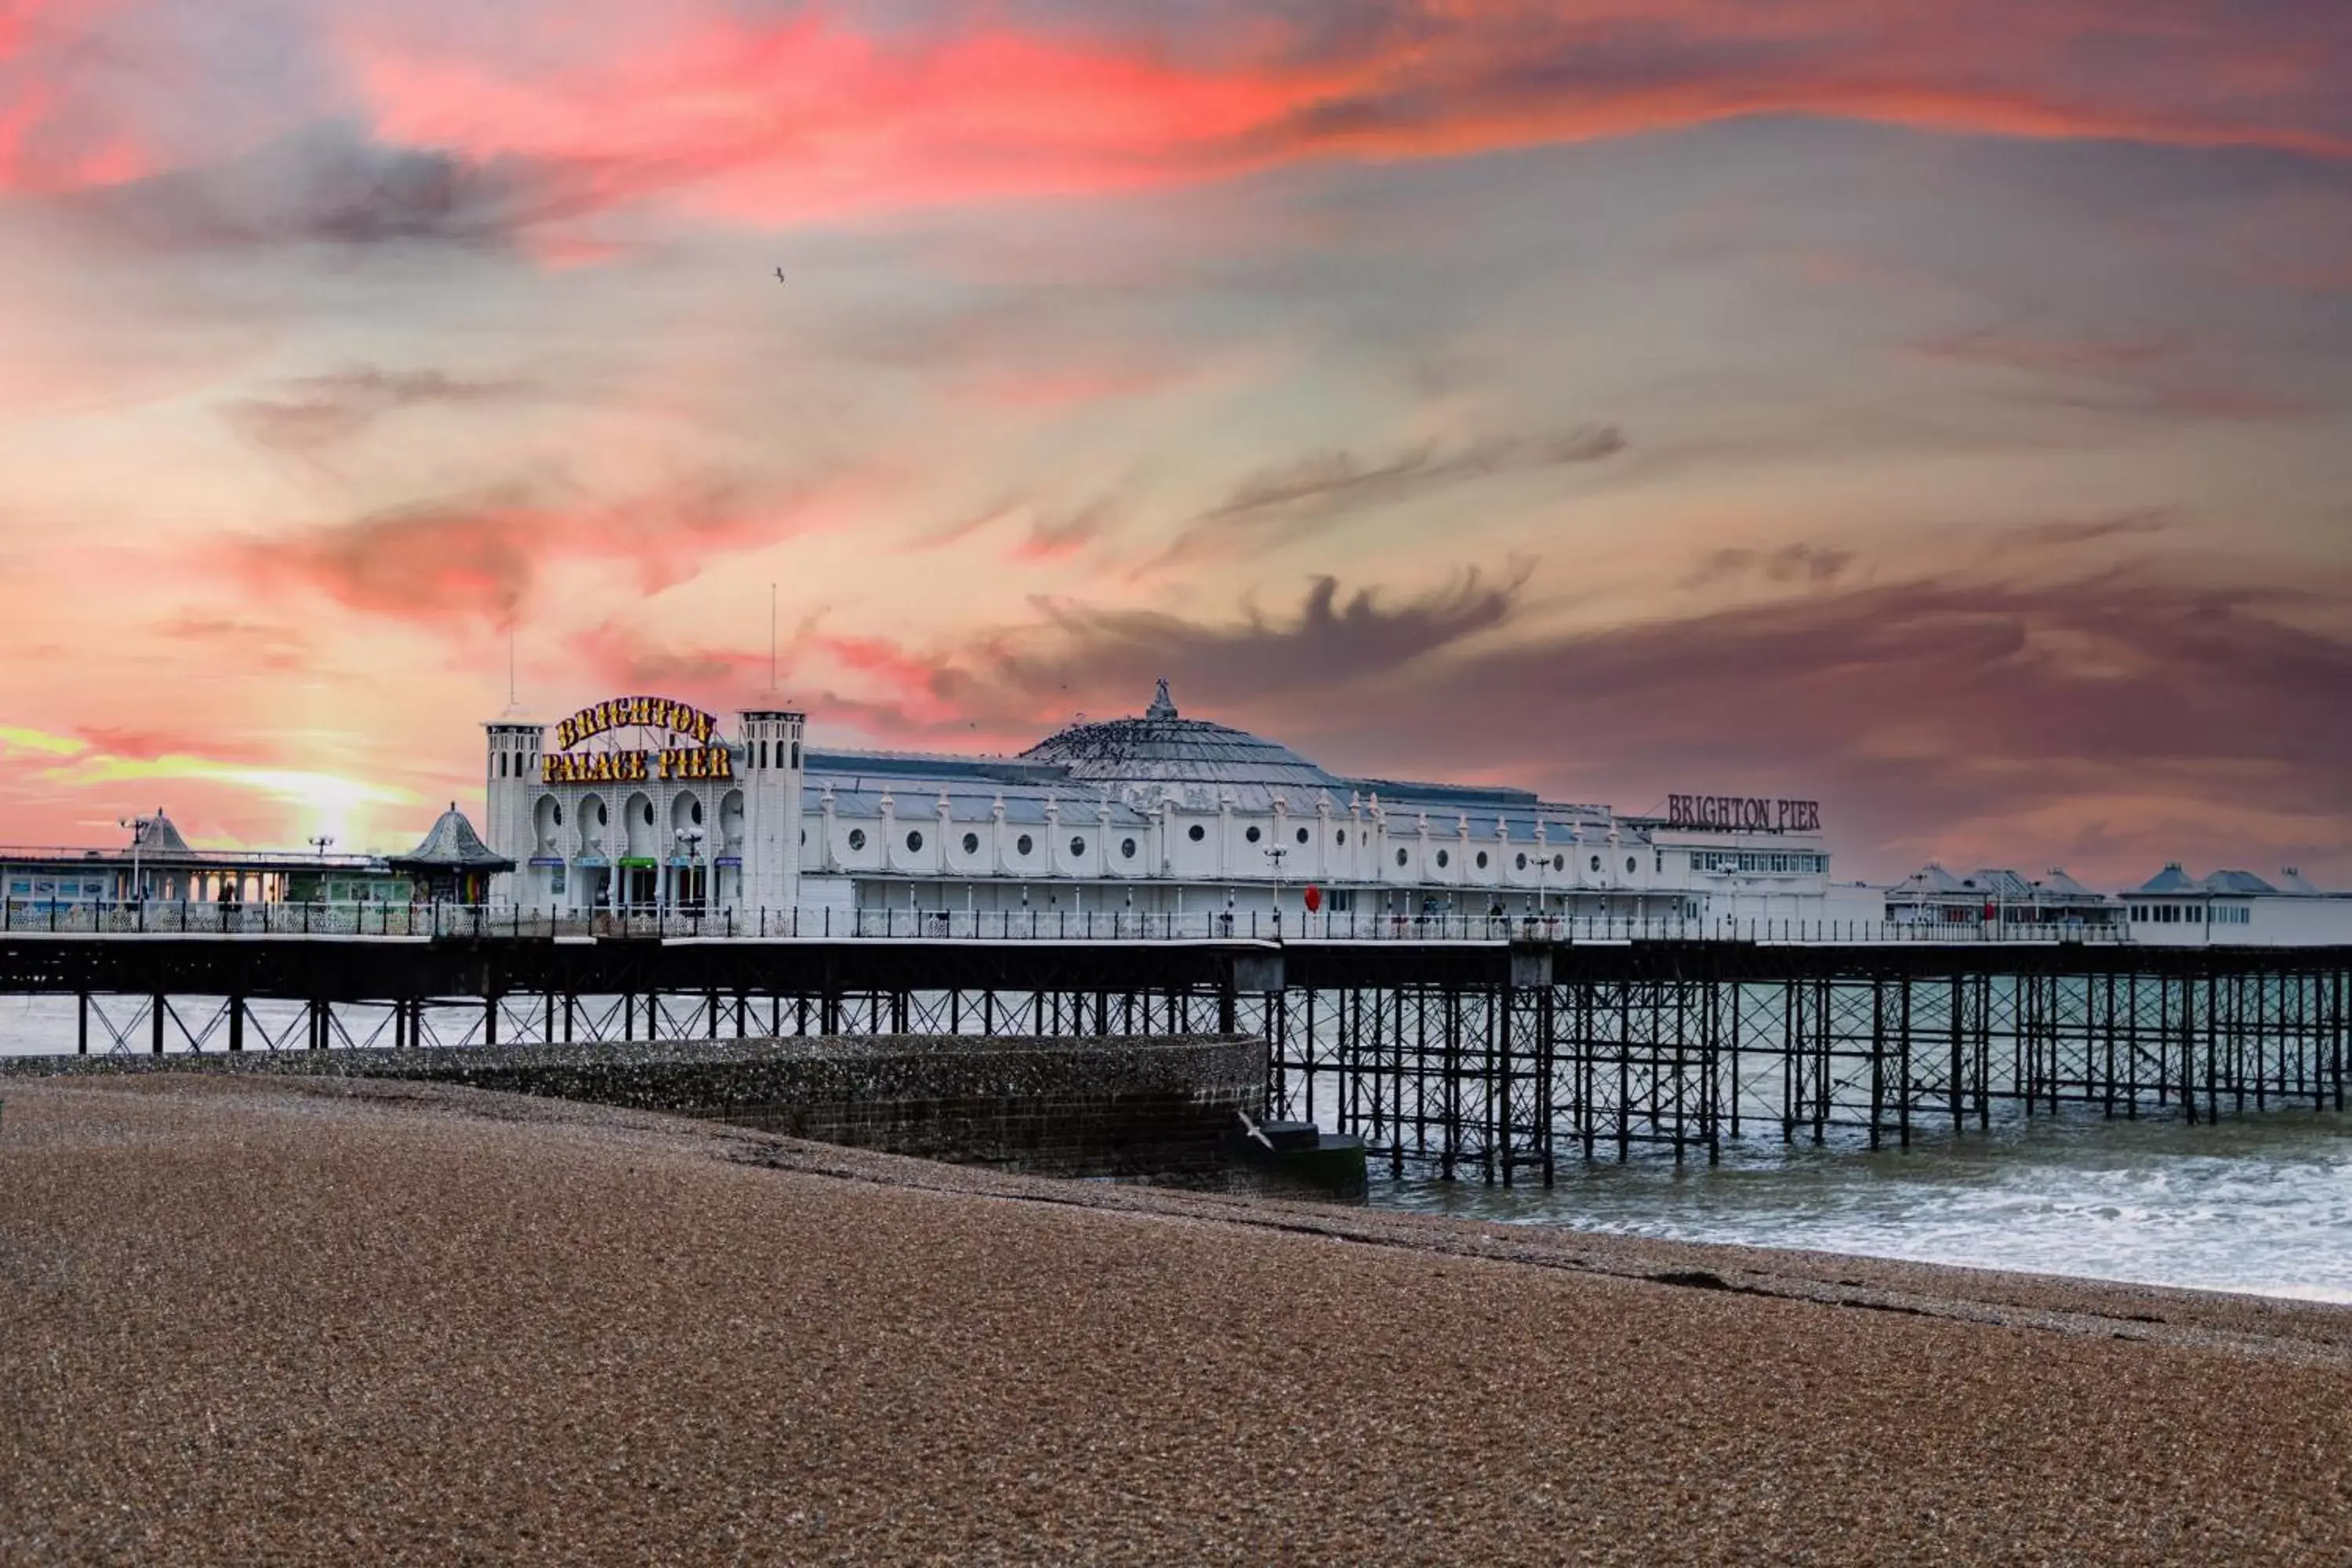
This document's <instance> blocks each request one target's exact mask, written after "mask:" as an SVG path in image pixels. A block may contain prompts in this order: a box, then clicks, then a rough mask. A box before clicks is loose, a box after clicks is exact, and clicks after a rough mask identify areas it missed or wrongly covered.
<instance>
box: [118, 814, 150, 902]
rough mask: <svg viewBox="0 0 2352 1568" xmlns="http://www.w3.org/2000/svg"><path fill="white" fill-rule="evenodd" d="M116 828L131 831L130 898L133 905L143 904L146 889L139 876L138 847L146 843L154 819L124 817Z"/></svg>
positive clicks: (145, 898)
mask: <svg viewBox="0 0 2352 1568" xmlns="http://www.w3.org/2000/svg"><path fill="white" fill-rule="evenodd" d="M117 826H122V827H127V828H129V829H131V901H132V902H134V903H144V902H146V900H147V888H146V884H145V882H144V881H143V880H142V879H141V877H140V875H139V847H140V846H141V845H142V844H144V843H146V842H147V830H148V829H149V828H151V827H152V826H155V819H154V818H153V817H152V816H126V817H122V818H121V819H120V820H119V821H118V823H117Z"/></svg>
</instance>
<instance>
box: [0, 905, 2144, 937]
mask: <svg viewBox="0 0 2352 1568" xmlns="http://www.w3.org/2000/svg"><path fill="white" fill-rule="evenodd" d="M8 933H23V934H27V935H31V934H40V933H55V934H57V935H60V936H64V935H85V936H86V935H99V936H116V935H121V936H142V935H143V936H320V937H390V938H410V939H421V938H442V939H453V938H469V937H471V938H482V939H488V938H493V937H501V938H526V937H537V938H553V937H613V938H623V937H628V938H666V939H694V938H705V939H708V938H720V939H726V938H735V939H743V938H752V939H769V940H774V939H785V940H791V939H800V940H815V941H842V940H875V941H897V942H1818V943H1870V944H1878V943H1886V942H2009V943H2040V944H2049V943H2061V942H2100V943H2118V942H2129V941H2130V940H2131V933H2130V929H2129V928H2128V927H2127V926H2124V925H2088V924H2084V923H2081V922H2075V921H2065V922H2050V923H2046V924H2026V923H2023V922H2016V921H2012V922H1994V923H1991V924H1986V925H1975V924H1969V925H1923V924H1907V923H1897V922H1895V921H1853V920H1782V919H1774V920H1756V919H1741V920H1734V919H1730V918H1728V917H1726V918H1722V919H1717V920H1678V919H1664V918H1657V919H1650V920H1628V919H1611V918H1608V917H1604V916H1585V915H1573V916H1571V915H1434V914H1433V915H1402V914H1381V913H1378V912H1354V911H1351V912H1349V913H1346V914H1335V913H1332V912H1330V911H1328V910H1327V911H1324V912H1322V913H1318V914H1307V913H1305V912H1303V911H1299V910H1289V911H1286V912H1283V913H1279V914H1277V913H1276V912H1274V911H1271V910H1237V911H1234V912H1230V913H1228V912H1225V911H1222V910H1209V911H1200V910H1196V911H1193V912H1191V913H1186V914H1181V915H1180V914H1139V913H1135V912H1133V911H1131V910H1083V911H1081V910H983V911H978V912H974V911H970V910H831V909H818V910H718V911H714V912H711V913H708V914H694V913H682V912H679V911H677V910H666V911H656V910H622V911H613V910H596V911H593V912H586V911H580V910H554V909H537V910H534V909H526V908H522V907H520V906H517V905H512V904H499V905H485V904H402V903H243V904H231V903H215V902H207V901H194V900H191V901H187V902H176V901H175V902H168V903H167V902H162V901H158V900H146V901H143V902H125V903H95V902H89V901H73V900H46V899H41V900H35V899H10V900H0V934H8Z"/></svg>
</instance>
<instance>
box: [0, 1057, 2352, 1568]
mask: <svg viewBox="0 0 2352 1568" xmlns="http://www.w3.org/2000/svg"><path fill="white" fill-rule="evenodd" d="M5 1093H6V1105H5V1116H0V1562H5V1563H88V1562H125V1563H129V1562H171V1563H257V1562H273V1561H280V1562H291V1561H409V1562H513V1561H526V1562H530V1561H540V1562H589V1561H608V1562H680V1563H703V1562H811V1563H818V1562H890V1563H896V1562H939V1563H988V1562H1002V1563H1028V1562H1086V1563H1093V1562H1121V1561H1131V1562H1169V1563H1192V1562H1223V1561H1253V1562H1280V1563H1311V1562H1332V1563H1341V1562H1348V1563H1368V1562H1429V1563H1442V1562H1468V1561H1478V1562H1484V1563H1559V1562H1620V1561H1622V1562H1645V1563H1661V1562H1710V1563H1721V1562H1733V1563H1737V1562H1758V1563H1763V1562H1817V1563H1822V1562H1826V1563H1878V1562H1906V1563H1938V1562H1950V1563H2008V1562H2016V1563H2068V1562H2085V1563H2214V1562H2232V1563H2238V1562H2275V1563H2341V1562H2345V1561H2352V1309H2345V1308H2336V1307H2328V1306H2323V1305H2315V1304H2309V1303H2299V1302H2287V1301H2277V1300H2257V1299H2254V1298H2248V1297H2234V1296H2226V1295H2214V1294H2203V1293H2197V1292H2188V1291H2177V1290H2164V1289H2153V1288H2137V1287H2121V1286H2107V1285H2094V1284H2089V1283H2084V1282H2076V1281H2072V1280H2065V1279H2052V1278H2048V1277H2042V1276H2024V1275H2006V1274H1999V1273H1988V1272H1979V1271H1970V1270H1958V1269H1949V1268H1935V1267H1930V1266H1925V1265H1905V1264H1894V1263H1885V1262H1873V1261H1866V1260H1862V1259H1855V1258H1839V1257H1834V1256H1831V1255H1823V1254H1807V1253H1798V1252H1774V1251H1765V1250H1760V1249H1747V1248H1738V1247H1699V1246H1690V1245H1681V1244H1673V1243H1664V1242H1651V1241H1639V1240H1633V1239H1629V1238H1624V1237H1600V1236H1593V1235H1586V1234H1580V1233H1578V1232H1576V1231H1573V1230H1567V1229H1551V1228H1544V1227H1537V1226H1495V1225H1486V1224H1479V1223H1475V1222H1471V1221H1465V1220H1457V1219H1449V1218H1444V1217H1440V1216H1433V1215H1407V1214H1383V1213H1374V1212H1368V1211H1364V1210H1350V1209H1341V1208H1332V1207H1325V1206H1319V1205H1307V1204H1295V1203H1284V1202H1276V1201H1272V1200H1264V1199H1255V1200H1252V1199H1240V1198H1228V1197H1213V1196H1206V1195H1200V1194H1180V1193H1173V1192H1166V1191H1160V1190H1154V1189H1149V1188H1140V1187H1132V1186H1114V1185H1110V1184H1098V1183H1055V1182H1050V1181H1045V1180H1042V1179H1034V1178H1024V1177H1016V1176H1007V1175H1000V1174H992V1173H982V1172H977V1171H969V1170H962V1169H958V1168H954V1167H949V1166H942V1165H937V1164H930V1163H923V1162H919V1161H912V1160H903V1159H897V1158H893V1157H891V1156H887V1155H878V1154H866V1153H858V1152H851V1151H845V1150H841V1149H835V1148H830V1147H826V1146H824V1145H818V1144H811V1143H803V1142H793V1141H791V1140H786V1139H781V1138H776V1137H772V1136H769V1135H765V1134H761V1133H756V1132H751V1131H744V1130H740V1129H735V1128H729V1127H723V1126H716V1125H710V1124H703V1123H697V1122H690V1121H682V1120H679V1119H675V1118H668V1117H663V1116H657V1115H652V1114H646V1113H638V1112H629V1111H619V1110H605V1109H601V1108H596V1107H590V1106H581V1105H571V1104H561V1103H556V1102H552V1101H545V1100H519V1099H515V1098H511V1097H508V1096H502V1095H495V1094H488V1093H484V1092H480V1091H475V1090H467V1089H446V1088H440V1087H432V1086H417V1085H400V1084H386V1083H363V1082H315V1083H313V1082H292V1081H277V1080H271V1081H261V1080H252V1079H228V1078H200V1077H196V1076H194V1075H187V1076H183V1075H175V1074H168V1073H166V1074H153V1075H142V1076H140V1077H136V1078H123V1079H72V1080H68V1079H56V1080H24V1081H17V1082H12V1083H10V1084H8V1085H7V1086H6V1089H5Z"/></svg>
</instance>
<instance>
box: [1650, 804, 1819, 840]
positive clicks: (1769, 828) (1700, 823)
mask: <svg viewBox="0 0 2352 1568" xmlns="http://www.w3.org/2000/svg"><path fill="white" fill-rule="evenodd" d="M1666 826H1668V827H1685V828H1696V829H1701V830H1704V831H1707V832H1713V833H1819V832H1820V831H1821V830H1822V803H1821V802H1820V801H1817V800H1765V799H1762V798H1760V797H1750V796H1748V795H1668V796H1666Z"/></svg>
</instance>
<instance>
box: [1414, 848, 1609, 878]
mask: <svg viewBox="0 0 2352 1568" xmlns="http://www.w3.org/2000/svg"><path fill="white" fill-rule="evenodd" d="M1396 855H1397V861H1396V863H1397V864H1398V865H1400V866H1408V865H1411V864H1412V851H1411V850H1407V849H1400V850H1398V851H1397V852H1396ZM1436 859H1437V868H1438V869H1439V870H1441V871H1443V870H1444V869H1445V868H1446V867H1448V866H1450V865H1452V864H1453V863H1454V858H1453V856H1452V855H1451V854H1449V853H1448V852H1446V851H1445V850H1443V849H1440V850H1439V851H1438V852H1437V856H1436ZM1512 864H1513V865H1514V866H1515V867H1516V868H1517V869H1519V870H1521V871H1524V870H1526V869H1527V868H1528V857H1527V852H1526V851H1525V850H1522V851H1520V852H1519V854H1518V855H1517V856H1516V857H1514V858H1513V861H1512ZM1641 866H1642V862H1641V860H1640V859H1639V858H1636V857H1634V856H1632V855H1628V856H1626V857H1625V870H1626V874H1627V875H1629V876H1630V875H1632V874H1633V873H1634V872H1636V871H1638V870H1640V869H1641ZM1551 868H1552V869H1553V870H1555V871H1565V870H1567V869H1568V857H1567V856H1565V855H1555V856H1553V857H1552V858H1551ZM1478 869H1480V870H1481V871H1483V870H1485V869H1486V851H1485V850H1484V849H1481V850H1479V851H1478ZM1592 869H1593V871H1594V873H1595V874H1596V875H1597V874H1599V872H1600V870H1601V857H1600V856H1598V855H1595V856H1594V857H1593V858H1592Z"/></svg>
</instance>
